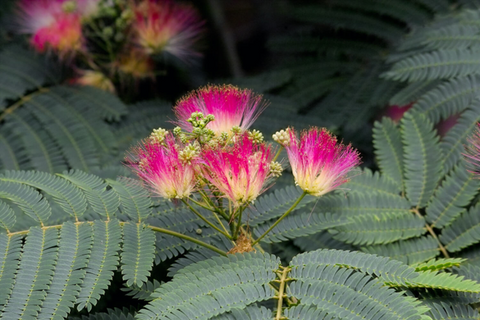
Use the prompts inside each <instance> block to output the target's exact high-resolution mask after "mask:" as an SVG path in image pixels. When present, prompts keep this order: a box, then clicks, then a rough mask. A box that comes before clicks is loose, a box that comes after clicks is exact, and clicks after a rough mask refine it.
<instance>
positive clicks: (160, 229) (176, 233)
mask: <svg viewBox="0 0 480 320" xmlns="http://www.w3.org/2000/svg"><path fill="white" fill-rule="evenodd" d="M148 228H150V229H152V230H153V231H157V232H161V233H165V234H169V235H171V236H174V237H178V238H181V239H184V240H187V241H191V242H193V243H196V244H198V245H199V246H202V247H205V248H207V249H210V250H212V251H215V252H216V253H218V254H221V255H222V256H226V255H227V253H226V252H225V251H223V250H220V249H218V248H217V247H215V246H212V245H211V244H208V243H206V242H203V241H201V240H198V239H195V238H192V237H189V236H187V235H184V234H181V233H178V232H175V231H171V230H168V229H163V228H158V227H153V226H148Z"/></svg>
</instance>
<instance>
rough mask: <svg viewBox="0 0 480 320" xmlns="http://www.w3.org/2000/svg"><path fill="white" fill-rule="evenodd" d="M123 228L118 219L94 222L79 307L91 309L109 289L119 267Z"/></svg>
mask: <svg viewBox="0 0 480 320" xmlns="http://www.w3.org/2000/svg"><path fill="white" fill-rule="evenodd" d="M120 241H121V228H120V224H119V223H118V220H110V221H99V220H96V221H95V222H94V224H93V244H92V249H91V256H90V259H89V261H88V264H87V266H86V275H85V279H84V280H83V282H82V285H81V290H80V293H79V295H78V297H77V300H76V303H77V304H78V306H77V309H78V310H82V309H83V308H86V309H87V310H89V311H90V310H91V309H92V306H93V305H95V304H96V303H97V301H98V299H100V295H101V294H103V292H104V291H105V289H107V287H108V285H109V284H110V281H111V280H112V277H113V272H114V271H115V270H116V269H117V264H118V250H119V249H120V245H119V244H120Z"/></svg>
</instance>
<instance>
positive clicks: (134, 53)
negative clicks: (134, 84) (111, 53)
mask: <svg viewBox="0 0 480 320" xmlns="http://www.w3.org/2000/svg"><path fill="white" fill-rule="evenodd" d="M114 66H115V67H116V69H117V70H118V71H119V72H120V73H122V74H124V75H128V76H131V77H133V78H136V79H143V78H153V77H154V76H155V73H154V69H155V65H154V63H153V60H152V59H151V58H150V57H149V56H148V55H146V54H145V53H143V52H142V51H140V50H136V49H133V48H132V49H131V50H128V51H127V52H126V53H124V54H121V55H120V56H119V58H118V59H117V61H116V62H115V63H114Z"/></svg>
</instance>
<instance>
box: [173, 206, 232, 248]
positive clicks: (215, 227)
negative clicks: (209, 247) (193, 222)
mask: <svg viewBox="0 0 480 320" xmlns="http://www.w3.org/2000/svg"><path fill="white" fill-rule="evenodd" d="M182 201H183V203H185V204H186V205H187V206H188V207H189V208H190V210H192V212H193V213H195V214H196V215H197V216H198V217H199V218H200V219H202V220H203V221H205V222H206V223H207V224H208V225H209V226H210V227H212V228H213V229H215V230H217V231H218V232H220V233H221V234H223V235H224V236H225V237H227V238H228V239H232V236H231V235H229V234H228V233H226V232H224V231H223V230H221V229H220V228H219V227H217V226H216V225H214V224H213V223H212V222H210V221H208V219H207V218H205V217H204V216H203V215H202V214H201V213H200V212H198V211H197V209H195V208H194V207H192V205H190V203H188V202H187V201H186V200H185V199H182Z"/></svg>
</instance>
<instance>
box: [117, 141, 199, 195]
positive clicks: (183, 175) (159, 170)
mask: <svg viewBox="0 0 480 320" xmlns="http://www.w3.org/2000/svg"><path fill="white" fill-rule="evenodd" d="M182 148H184V146H182V145H181V144H179V143H178V142H177V141H175V139H174V137H173V135H172V134H171V133H169V134H166V136H165V137H164V140H163V141H158V140H157V141H154V139H150V140H147V141H145V142H144V144H143V145H142V146H139V147H137V148H135V149H134V150H133V152H132V155H131V156H130V157H127V159H126V161H127V165H128V166H130V167H131V168H132V170H133V171H134V172H135V173H136V174H137V175H138V177H139V178H140V179H141V180H143V182H144V183H145V184H146V185H147V186H148V187H150V189H151V190H152V192H153V193H156V194H158V195H160V196H161V197H164V198H167V199H173V198H177V199H183V198H186V197H188V196H189V195H190V194H191V193H192V192H193V191H194V189H195V183H196V177H195V170H194V167H195V165H196V162H197V160H196V159H191V158H190V159H188V160H187V161H185V157H184V156H183V155H184V153H183V151H184V150H182Z"/></svg>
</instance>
